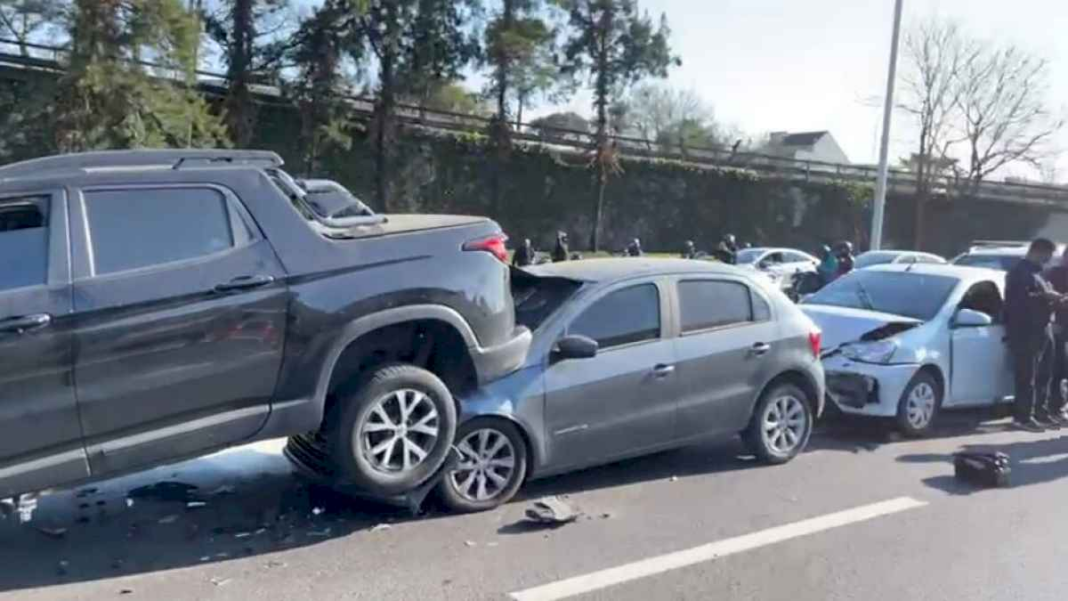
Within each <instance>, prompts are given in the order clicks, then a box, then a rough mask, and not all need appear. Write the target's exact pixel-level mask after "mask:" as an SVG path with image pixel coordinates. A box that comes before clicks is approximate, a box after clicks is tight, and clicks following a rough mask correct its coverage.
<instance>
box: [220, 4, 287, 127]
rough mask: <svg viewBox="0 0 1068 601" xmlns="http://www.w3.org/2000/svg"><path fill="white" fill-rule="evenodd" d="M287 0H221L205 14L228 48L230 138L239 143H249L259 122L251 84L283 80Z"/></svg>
mask: <svg viewBox="0 0 1068 601" xmlns="http://www.w3.org/2000/svg"><path fill="white" fill-rule="evenodd" d="M286 8H287V2H286V0H221V1H220V3H219V5H218V6H217V7H216V8H215V10H212V11H206V12H205V14H204V17H203V20H204V26H205V30H206V31H207V33H208V35H209V37H210V38H211V39H212V40H213V41H214V42H215V43H216V44H218V46H219V48H220V49H221V50H222V60H223V63H224V64H226V76H227V79H228V80H229V90H228V91H227V97H226V101H225V102H224V112H225V115H224V120H225V122H226V127H227V130H228V132H229V134H230V138H231V139H232V140H233V141H234V143H235V144H236V145H237V146H239V147H245V146H247V145H248V143H249V140H251V138H252V128H253V126H254V125H255V121H256V103H255V101H254V99H253V96H252V91H251V88H250V86H251V85H252V84H253V83H255V82H257V81H270V80H273V79H277V77H275V76H274V72H275V71H276V70H277V69H278V66H279V65H278V63H279V60H280V59H281V57H282V54H283V43H282V41H281V40H280V37H281V36H280V34H284V33H285V32H284V28H283V26H282V23H281V20H282V16H283V15H282V13H283V11H284V10H285V9H286Z"/></svg>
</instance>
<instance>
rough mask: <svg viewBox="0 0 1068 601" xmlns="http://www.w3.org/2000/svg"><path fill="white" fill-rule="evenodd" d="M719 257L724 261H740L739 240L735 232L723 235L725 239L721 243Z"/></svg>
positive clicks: (733, 263) (732, 262)
mask: <svg viewBox="0 0 1068 601" xmlns="http://www.w3.org/2000/svg"><path fill="white" fill-rule="evenodd" d="M719 252H720V257H719V259H720V260H721V261H723V262H724V263H730V264H731V265H735V264H737V262H738V240H737V239H736V238H735V237H734V234H727V235H725V236H723V240H721V241H720V243H719Z"/></svg>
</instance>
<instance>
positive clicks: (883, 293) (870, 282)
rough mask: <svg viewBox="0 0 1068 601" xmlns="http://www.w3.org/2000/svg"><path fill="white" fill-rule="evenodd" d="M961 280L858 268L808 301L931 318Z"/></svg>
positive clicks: (807, 301) (808, 303) (916, 317)
mask: <svg viewBox="0 0 1068 601" xmlns="http://www.w3.org/2000/svg"><path fill="white" fill-rule="evenodd" d="M959 281H960V280H958V279H956V278H951V277H945V276H936V275H927V274H921V273H909V272H896V271H854V272H853V273H850V274H849V275H847V276H845V277H843V278H842V279H840V280H836V281H835V282H834V283H832V284H831V285H829V286H827V287H826V288H824V289H823V290H820V291H819V292H817V293H816V294H814V295H812V296H810V297H809V298H808V299H807V300H805V303H804V304H806V305H831V306H835V307H850V308H853V309H867V310H869V311H879V312H882V313H891V314H894V315H903V316H905V317H912V318H915V319H921V320H923V321H927V320H929V319H931V318H932V317H934V316H935V314H936V313H938V310H939V309H941V308H942V305H943V304H945V302H946V297H948V296H949V293H950V291H952V290H953V287H954V286H956V285H957V283H958V282H959Z"/></svg>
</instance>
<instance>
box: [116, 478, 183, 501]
mask: <svg viewBox="0 0 1068 601" xmlns="http://www.w3.org/2000/svg"><path fill="white" fill-rule="evenodd" d="M196 490H197V487H196V486H194V485H192V484H186V483H185V482H175V481H173V480H167V481H164V482H157V483H155V484H150V485H148V486H139V487H137V488H135V489H133V490H131V491H130V492H129V493H127V495H126V496H127V497H128V498H131V499H146V500H147V499H151V500H154V501H175V502H181V503H187V502H189V501H195V500H197V497H196Z"/></svg>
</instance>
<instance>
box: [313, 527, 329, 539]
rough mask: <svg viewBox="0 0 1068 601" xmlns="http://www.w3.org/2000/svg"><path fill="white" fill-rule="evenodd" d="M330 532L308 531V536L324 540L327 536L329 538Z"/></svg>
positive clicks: (325, 530)
mask: <svg viewBox="0 0 1068 601" xmlns="http://www.w3.org/2000/svg"><path fill="white" fill-rule="evenodd" d="M330 532H331V530H330V528H323V529H322V530H309V531H308V536H315V537H320V538H325V537H327V536H330Z"/></svg>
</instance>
